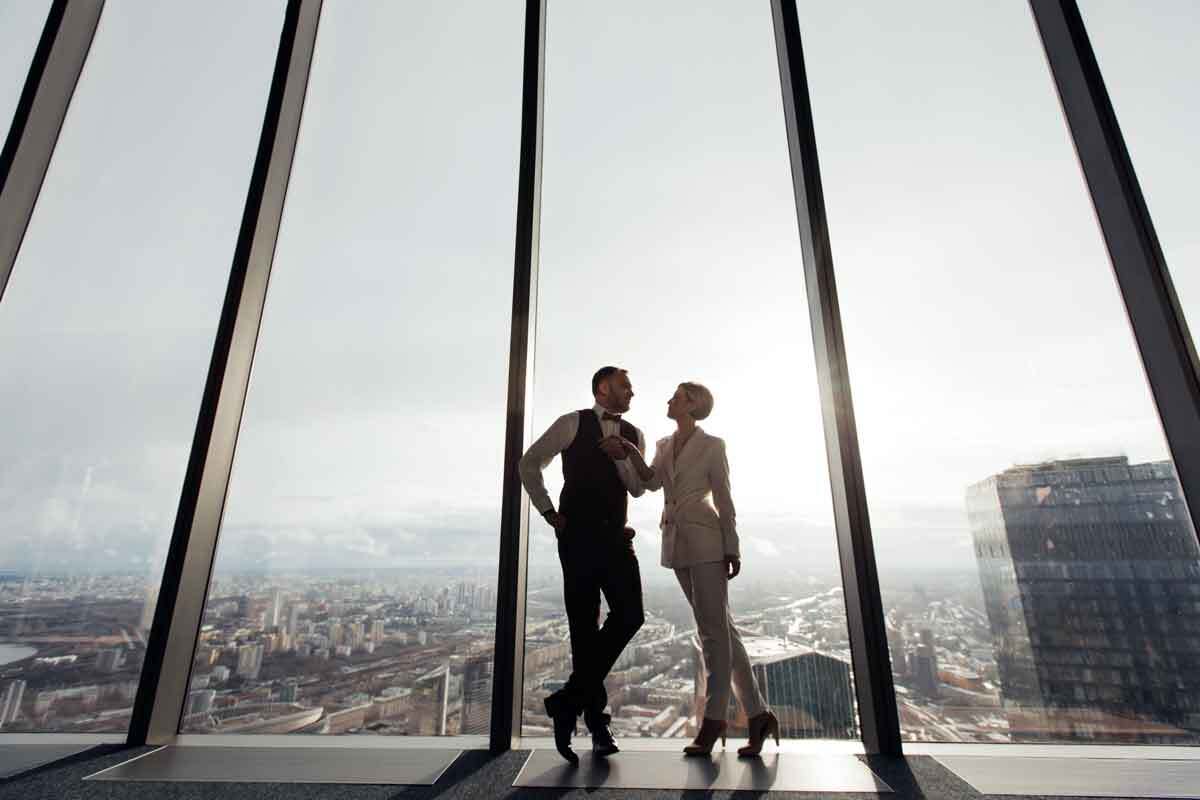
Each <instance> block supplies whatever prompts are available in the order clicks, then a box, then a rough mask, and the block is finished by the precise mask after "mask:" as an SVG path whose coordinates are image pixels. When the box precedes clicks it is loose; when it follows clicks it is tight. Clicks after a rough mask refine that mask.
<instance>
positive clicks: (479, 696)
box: [459, 650, 493, 736]
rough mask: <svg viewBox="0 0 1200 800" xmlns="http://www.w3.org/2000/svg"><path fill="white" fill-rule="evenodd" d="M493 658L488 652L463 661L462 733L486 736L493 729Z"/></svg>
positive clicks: (490, 652)
mask: <svg viewBox="0 0 1200 800" xmlns="http://www.w3.org/2000/svg"><path fill="white" fill-rule="evenodd" d="M492 656H493V653H492V651H491V650H488V651H487V652H484V653H475V654H473V655H471V656H468V657H467V658H466V659H465V660H464V661H463V665H462V670H463V678H462V717H461V723H460V731H459V732H460V733H464V734H478V735H481V736H486V735H487V733H488V731H489V730H490V729H491V721H492Z"/></svg>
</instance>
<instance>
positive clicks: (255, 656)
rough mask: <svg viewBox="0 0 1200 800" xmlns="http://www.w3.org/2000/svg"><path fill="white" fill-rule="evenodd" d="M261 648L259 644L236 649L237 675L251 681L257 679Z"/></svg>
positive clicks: (261, 658) (260, 662) (261, 659)
mask: <svg viewBox="0 0 1200 800" xmlns="http://www.w3.org/2000/svg"><path fill="white" fill-rule="evenodd" d="M262 662H263V646H262V645H261V644H244V645H242V646H241V647H239V648H238V668H237V674H238V675H240V676H242V677H243V678H250V679H251V680H253V679H255V678H257V677H258V673H259V670H261V669H262Z"/></svg>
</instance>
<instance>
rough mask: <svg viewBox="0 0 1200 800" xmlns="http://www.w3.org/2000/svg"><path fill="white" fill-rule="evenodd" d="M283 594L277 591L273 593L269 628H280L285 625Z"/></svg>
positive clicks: (268, 622)
mask: <svg viewBox="0 0 1200 800" xmlns="http://www.w3.org/2000/svg"><path fill="white" fill-rule="evenodd" d="M283 620H284V617H283V592H281V591H280V590H279V589H275V590H274V591H273V592H271V611H270V619H268V620H267V627H269V628H278V627H279V626H280V625H282V624H283Z"/></svg>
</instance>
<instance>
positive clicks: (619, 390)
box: [597, 372, 633, 414]
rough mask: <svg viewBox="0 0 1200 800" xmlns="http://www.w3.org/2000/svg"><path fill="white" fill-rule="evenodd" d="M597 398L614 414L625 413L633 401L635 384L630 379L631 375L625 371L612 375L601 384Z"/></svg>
mask: <svg viewBox="0 0 1200 800" xmlns="http://www.w3.org/2000/svg"><path fill="white" fill-rule="evenodd" d="M597 399H599V401H600V405H602V406H604V407H605V408H607V409H608V410H609V411H611V412H613V413H614V414H624V413H625V412H626V411H628V410H629V404H630V403H631V402H632V401H633V384H632V383H631V382H630V381H629V375H628V374H627V373H625V372H617V373H614V374H613V375H610V376H609V378H608V380H606V381H604V382H603V383H601V384H600V394H599V396H598V398H597Z"/></svg>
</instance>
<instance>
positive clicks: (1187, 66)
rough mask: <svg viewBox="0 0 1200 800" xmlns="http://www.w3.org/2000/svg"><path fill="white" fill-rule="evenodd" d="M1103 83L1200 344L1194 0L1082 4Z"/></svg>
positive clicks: (1199, 66)
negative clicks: (1194, 96)
mask: <svg viewBox="0 0 1200 800" xmlns="http://www.w3.org/2000/svg"><path fill="white" fill-rule="evenodd" d="M1080 11H1081V12H1082V14H1083V19H1084V23H1085V24H1086V25H1087V30H1088V36H1089V38H1090V39H1091V40H1092V46H1093V47H1094V48H1095V51H1096V60H1097V61H1098V62H1099V63H1100V70H1101V72H1102V73H1103V74H1104V84H1105V86H1106V87H1107V88H1108V93H1109V97H1110V98H1111V99H1112V103H1113V106H1114V108H1115V109H1116V112H1117V118H1118V120H1119V122H1120V125H1121V133H1122V134H1123V135H1124V137H1125V143H1126V145H1127V146H1128V147H1129V153H1130V157H1131V158H1132V159H1133V165H1134V167H1135V169H1136V170H1137V176H1138V182H1139V183H1140V184H1141V187H1142V192H1143V193H1144V194H1145V197H1146V204H1147V205H1148V206H1149V208H1150V214H1151V216H1152V217H1153V218H1154V229H1155V231H1156V232H1157V233H1158V240H1159V243H1160V244H1161V245H1162V248H1163V253H1164V255H1165V256H1166V259H1167V264H1168V265H1169V266H1170V268H1171V278H1172V280H1173V281H1174V283H1175V291H1176V292H1177V293H1178V295H1179V301H1180V303H1181V304H1182V306H1183V309H1184V311H1185V312H1187V313H1188V314H1189V316H1190V320H1189V323H1190V327H1191V329H1192V338H1193V341H1200V340H1198V339H1197V336H1198V335H1200V225H1197V223H1196V213H1195V208H1196V204H1195V200H1194V194H1195V187H1196V186H1197V185H1200V159H1197V158H1196V157H1195V149H1196V141H1197V139H1198V138H1200V108H1198V107H1197V104H1196V102H1195V100H1194V99H1193V95H1194V94H1195V89H1196V87H1195V83H1196V80H1195V79H1196V75H1197V74H1198V73H1200V54H1197V52H1196V46H1195V45H1196V41H1197V40H1198V38H1200V13H1197V12H1198V11H1200V9H1197V7H1196V4H1195V3H1193V2H1189V0H1160V2H1155V3H1146V4H1140V5H1136V6H1133V5H1129V4H1127V3H1118V2H1112V0H1086V2H1082V3H1080Z"/></svg>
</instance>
